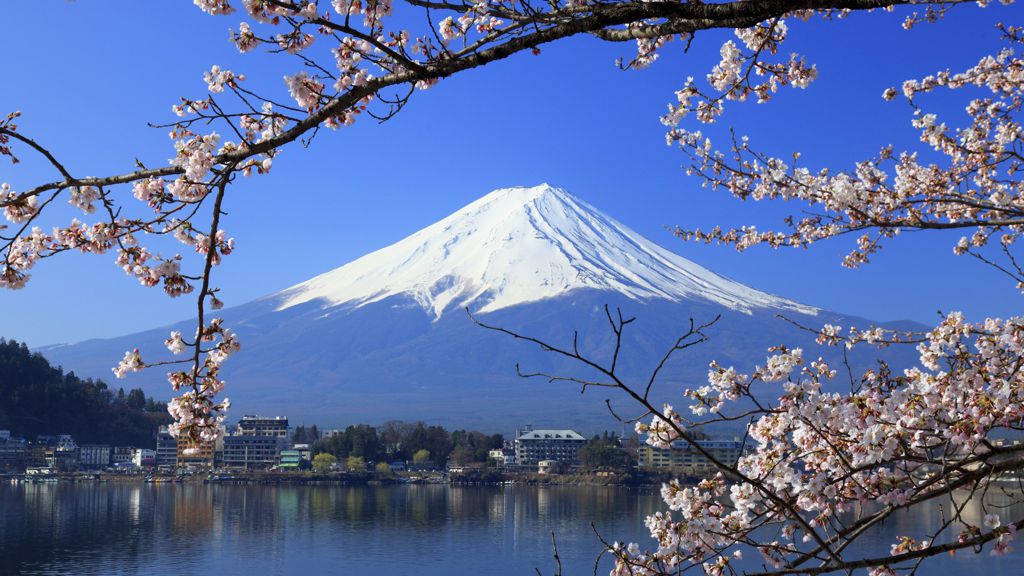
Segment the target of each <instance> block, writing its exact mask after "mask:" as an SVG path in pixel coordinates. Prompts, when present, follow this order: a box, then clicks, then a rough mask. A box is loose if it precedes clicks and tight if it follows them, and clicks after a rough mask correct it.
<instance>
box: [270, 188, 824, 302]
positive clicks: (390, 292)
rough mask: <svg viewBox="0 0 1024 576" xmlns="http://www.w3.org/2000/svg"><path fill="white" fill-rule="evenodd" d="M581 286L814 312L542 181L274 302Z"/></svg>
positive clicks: (480, 296) (551, 293) (481, 297)
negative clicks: (698, 259)
mask: <svg viewBox="0 0 1024 576" xmlns="http://www.w3.org/2000/svg"><path fill="white" fill-rule="evenodd" d="M581 288H591V289H600V290H609V291H614V292H618V293H621V294H624V295H626V296H629V297H631V298H634V299H637V300H644V299H667V300H673V301H679V300H686V299H699V300H705V301H711V302H716V303H719V304H722V305H724V306H727V307H729V308H732V309H735V310H740V311H743V312H748V313H749V312H750V311H751V310H752V309H754V308H777V309H786V310H791V311H795V312H800V313H804V314H815V313H816V312H817V310H816V309H815V308H812V307H809V306H804V305H802V304H798V303H796V302H792V301H789V300H785V299H783V298H778V297H776V296H772V295H770V294H767V293H764V292H761V291H758V290H754V289H752V288H748V287H747V286H744V285H742V284H739V283H737V282H733V281H732V280H729V279H728V278H724V277H722V276H719V275H718V274H715V273H714V272H711V271H710V270H707V269H706V268H703V267H702V266H698V265H697V264H694V263H693V262H690V261H689V260H687V259H685V258H683V257H681V256H679V255H677V254H674V253H672V252H670V251H668V250H666V249H664V248H662V247H660V246H658V245H657V244H655V243H653V242H651V241H650V240H647V239H646V238H644V237H643V236H641V235H640V234H638V233H636V232H634V231H633V230H631V229H630V228H628V227H626V226H625V225H623V224H621V223H620V222H618V221H616V220H615V219H613V218H610V217H608V216H606V215H605V214H603V213H601V212H600V211H599V210H597V209H596V208H594V207H593V206H591V205H589V204H587V203H586V202H583V201H581V200H579V199H577V198H576V197H574V196H572V195H571V194H569V193H568V192H566V191H564V190H561V189H559V188H553V187H551V186H549V185H547V184H542V185H540V186H535V187H532V188H525V187H520V188H502V189H500V190H495V191H493V192H491V193H490V194H487V195H486V196H484V197H483V198H480V199H479V200H476V201H475V202H473V203H471V204H469V205H467V206H465V207H464V208H462V209H460V210H458V211H457V212H455V213H454V214H452V215H451V216H448V217H447V218H445V219H443V220H441V221H439V222H437V223H435V224H432V225H430V226H428V227H426V228H424V229H422V230H420V231H419V232H416V233H415V234H413V235H411V236H409V237H407V238H405V239H404V240H401V241H400V242H397V243H395V244H392V245H391V246H388V247H387V248H383V249H381V250H377V251H376V252H372V253H370V254H367V255H366V256H363V257H362V258H359V259H358V260H355V261H353V262H350V263H348V264H346V265H344V266H342V267H340V268H336V269H334V270H331V271H330V272H327V273H325V274H321V275H320V276H317V277H315V278H313V279H311V280H308V281H306V282H303V283H301V284H298V285H296V286H293V287H291V288H288V289H286V290H284V291H283V292H281V293H280V294H279V297H280V298H281V300H280V304H279V307H278V309H279V310H281V309H285V308H289V307H291V306H295V305H297V304H301V303H304V302H309V301H312V300H319V301H322V302H323V303H324V306H325V307H328V306H335V305H339V304H349V305H353V306H362V305H365V304H369V303H372V302H377V301H379V300H383V299H384V298H387V297H389V296H395V295H399V294H402V295H407V296H409V297H411V298H413V299H414V300H415V301H416V302H417V303H419V305H420V306H422V307H423V309H424V310H426V311H427V312H428V313H430V314H432V315H433V316H434V317H435V318H440V316H441V315H442V314H443V313H444V311H445V310H448V309H449V308H451V307H452V306H453V305H454V306H459V307H461V306H471V308H473V309H474V311H478V312H481V313H483V312H492V311H494V310H500V309H502V308H507V307H510V306H515V305H517V304H524V303H527V302H535V301H538V300H543V299H546V298H552V297H555V296H560V295H564V294H566V293H568V292H571V291H573V290H577V289H581Z"/></svg>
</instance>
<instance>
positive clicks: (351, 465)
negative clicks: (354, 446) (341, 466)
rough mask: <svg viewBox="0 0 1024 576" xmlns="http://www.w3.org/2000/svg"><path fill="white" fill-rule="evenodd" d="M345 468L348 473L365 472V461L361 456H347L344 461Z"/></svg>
mask: <svg viewBox="0 0 1024 576" xmlns="http://www.w3.org/2000/svg"><path fill="white" fill-rule="evenodd" d="M345 468H346V469H347V470H348V471H349V472H364V471H366V459H365V458H363V457H362V456H354V455H353V456H349V457H348V459H347V460H346V461H345Z"/></svg>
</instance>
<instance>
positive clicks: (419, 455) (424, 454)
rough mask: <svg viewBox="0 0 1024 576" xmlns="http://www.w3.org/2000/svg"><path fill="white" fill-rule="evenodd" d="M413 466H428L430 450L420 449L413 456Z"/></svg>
mask: <svg viewBox="0 0 1024 576" xmlns="http://www.w3.org/2000/svg"><path fill="white" fill-rule="evenodd" d="M412 461H413V464H426V463H427V462H428V461H430V450H427V449H426V448H420V449H419V450H417V451H416V453H415V454H413V455H412Z"/></svg>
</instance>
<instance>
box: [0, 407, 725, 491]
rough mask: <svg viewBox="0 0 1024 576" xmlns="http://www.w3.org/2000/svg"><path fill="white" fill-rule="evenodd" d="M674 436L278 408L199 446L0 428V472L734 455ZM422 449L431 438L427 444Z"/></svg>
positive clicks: (619, 475)
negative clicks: (95, 440)
mask: <svg viewBox="0 0 1024 576" xmlns="http://www.w3.org/2000/svg"><path fill="white" fill-rule="evenodd" d="M697 443H698V444H699V445H700V447H701V449H702V450H703V451H704V453H702V452H701V451H700V450H697V449H695V448H694V447H693V446H691V445H690V444H688V443H686V442H683V441H677V442H675V443H673V445H672V447H670V448H654V447H651V446H648V445H645V444H640V443H639V441H638V439H637V438H622V437H619V436H617V435H615V434H609V433H607V432H605V433H604V434H603V435H595V436H593V437H591V438H587V437H586V436H584V435H583V434H581V433H579V432H577V431H576V430H572V429H534V428H533V427H532V426H524V427H523V428H520V429H519V430H516V432H515V434H514V436H513V437H512V438H511V439H506V438H505V437H504V436H503V435H501V434H494V435H490V436H487V435H484V434H482V433H480V432H467V431H464V430H456V431H454V432H452V433H450V434H449V433H448V431H447V430H445V429H444V428H442V427H440V426H426V425H424V424H423V423H421V422H418V423H407V422H389V423H387V424H384V425H382V426H380V427H377V428H374V427H371V426H368V425H365V424H364V425H356V426H349V427H348V428H345V429H324V430H321V429H318V428H317V427H316V426H312V427H306V426H297V427H293V426H290V425H289V420H288V418H287V417H284V416H273V417H266V416H255V415H250V416H243V417H242V418H241V419H240V420H239V421H238V422H237V423H235V424H233V425H230V426H226V427H224V430H223V434H222V435H221V436H220V438H218V439H217V440H216V441H214V442H210V443H206V444H203V445H199V446H194V445H190V444H188V442H187V441H186V440H184V439H179V438H175V437H174V436H172V435H171V434H170V433H169V432H168V430H167V427H166V426H161V427H160V428H159V429H158V430H156V431H155V434H154V440H153V444H152V445H150V446H113V445H109V444H86V443H81V444H80V443H78V442H76V440H75V438H74V437H73V436H72V435H70V434H54V435H38V436H36V437H35V438H34V439H32V440H29V439H26V438H23V437H17V436H14V435H12V433H11V431H9V430H0V474H3V475H4V476H5V477H7V478H10V479H11V480H13V481H27V482H56V481H59V480H62V479H64V480H71V479H103V480H110V479H136V480H138V479H145V480H146V481H152V482H164V481H184V480H186V479H203V480H205V481H208V482H272V483H281V482H325V481H326V482H332V481H333V482H354V483H355V482H432V483H445V482H485V483H496V482H531V481H542V482H583V483H586V482H588V481H595V480H596V481H598V482H601V483H644V482H645V481H660V480H661V479H663V477H664V475H668V474H671V475H675V476H683V477H694V478H700V477H703V476H706V475H707V474H710V473H713V470H714V465H713V464H712V462H711V461H710V459H709V458H708V457H707V455H711V456H712V457H714V458H715V459H718V460H720V461H724V462H728V463H730V464H734V463H735V462H736V460H737V459H738V458H739V457H740V456H741V455H742V453H743V443H742V442H740V441H739V440H738V439H733V440H721V439H701V440H697ZM430 448H434V452H433V453H432V451H431V449H430Z"/></svg>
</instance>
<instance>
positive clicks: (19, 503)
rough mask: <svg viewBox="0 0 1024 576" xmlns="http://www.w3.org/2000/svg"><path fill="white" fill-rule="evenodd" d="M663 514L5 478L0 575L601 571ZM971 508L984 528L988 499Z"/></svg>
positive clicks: (973, 564) (553, 497) (448, 493)
mask: <svg viewBox="0 0 1024 576" xmlns="http://www.w3.org/2000/svg"><path fill="white" fill-rule="evenodd" d="M996 503H997V504H998V502H996ZM660 509H662V503H661V500H660V498H659V496H658V494H657V490H655V489H634V488H620V487H598V486H552V487H538V486H507V487H500V486H497V487H493V486H465V487H462V486H447V485H395V486H225V485H204V484H141V483H139V484H132V483H124V484H120V483H79V484H71V483H59V484H8V483H4V484H0V512H2V516H0V574H2V575H3V576H22V575H40V576H42V575H48V576H49V575H75V576H78V575H108V574H110V575H128V574H146V575H153V576H170V575H175V576H180V575H191V574H195V575H199V574H202V575H210V574H214V575H244V576H256V575H264V574H266V575H292V574H298V575H313V574H316V575H322V574H330V575H334V574H337V575H343V574H344V575H347V574H417V575H424V576H433V575H442V574H444V575H450V574H477V575H479V574H495V575H506V574H507V575H513V574H515V575H529V574H536V572H535V569H538V568H539V569H540V571H541V572H542V573H543V574H553V573H554V572H555V563H554V560H553V557H552V553H551V550H552V549H551V532H552V531H554V532H555V534H556V538H557V542H558V551H559V555H560V557H561V560H562V565H563V574H566V575H567V576H568V575H575V574H592V573H593V571H594V562H595V559H596V558H597V556H598V554H599V553H600V551H601V548H602V547H601V543H600V542H599V540H598V539H597V537H596V536H595V534H594V530H593V529H592V528H591V524H592V523H593V525H594V527H595V528H596V529H597V531H598V532H600V533H601V534H602V535H603V536H605V537H606V538H607V539H608V540H609V541H611V540H622V541H631V540H632V541H637V542H640V543H641V544H642V545H646V544H649V543H650V542H651V540H650V537H649V536H648V534H647V531H646V529H645V528H644V526H643V521H644V517H645V516H646V515H647V514H650V513H651V512H653V511H655V510H660ZM1014 511H1015V513H1016V514H1018V515H1020V514H1021V513H1024V509H1021V508H1020V506H1019V505H1018V506H1016V507H1015V510H1014ZM971 514H976V515H978V517H979V521H980V516H981V515H982V511H981V507H980V505H975V504H974V503H972V504H971V505H970V508H969V510H968V515H971ZM937 521H938V515H937V514H933V513H929V511H920V512H917V513H914V514H903V515H900V516H898V517H895V518H893V519H892V521H890V522H889V523H887V524H886V525H885V526H884V527H882V528H881V529H880V530H877V531H876V532H875V533H872V534H871V535H870V538H869V539H868V540H867V541H865V542H864V543H863V544H862V546H864V547H865V548H862V549H870V550H872V551H873V552H874V551H875V550H877V551H880V552H883V553H884V552H885V551H886V550H888V546H889V544H890V543H892V542H893V540H894V538H895V535H896V534H914V533H917V531H918V530H920V529H924V528H927V527H929V526H935V525H937V524H936V522H937ZM1021 550H1024V541H1022V540H1019V541H1018V543H1017V546H1016V550H1015V551H1014V552H1013V553H1012V554H1010V555H1007V556H1003V557H990V556H989V555H988V552H987V550H986V551H985V552H983V553H982V554H981V555H974V554H970V553H965V552H961V553H959V554H958V555H957V556H956V557H955V558H951V557H947V556H943V557H942V558H940V559H937V561H936V562H935V563H926V564H925V565H924V566H923V568H922V570H921V571H920V572H919V573H920V574H940V575H945V574H950V575H953V574H955V575H956V576H970V575H979V576H980V575H982V574H984V575H986V576H992V575H994V574H1022V573H1024V569H1022V568H1021V566H1022V565H1024V564H1022V561H1024V555H1022V554H1021ZM749 556H753V554H751V555H749ZM609 567H610V562H603V563H602V564H601V566H599V570H598V573H599V574H607V573H608V569H609Z"/></svg>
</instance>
